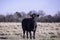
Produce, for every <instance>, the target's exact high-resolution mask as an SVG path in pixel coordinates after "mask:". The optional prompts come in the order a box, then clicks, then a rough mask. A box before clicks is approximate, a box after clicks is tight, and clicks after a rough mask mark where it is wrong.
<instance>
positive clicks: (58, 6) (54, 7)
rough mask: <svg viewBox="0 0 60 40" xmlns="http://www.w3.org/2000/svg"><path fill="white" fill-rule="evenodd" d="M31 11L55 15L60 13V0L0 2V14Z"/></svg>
mask: <svg viewBox="0 0 60 40" xmlns="http://www.w3.org/2000/svg"><path fill="white" fill-rule="evenodd" d="M31 10H36V11H38V10H43V11H44V12H45V13H46V14H51V15H54V14H55V13H56V12H57V11H60V0H0V14H4V15H6V14H8V13H14V12H16V11H18V12H21V11H24V12H26V13H28V12H29V11H31Z"/></svg>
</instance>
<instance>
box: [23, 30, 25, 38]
mask: <svg viewBox="0 0 60 40" xmlns="http://www.w3.org/2000/svg"><path fill="white" fill-rule="evenodd" d="M23 38H25V30H23Z"/></svg>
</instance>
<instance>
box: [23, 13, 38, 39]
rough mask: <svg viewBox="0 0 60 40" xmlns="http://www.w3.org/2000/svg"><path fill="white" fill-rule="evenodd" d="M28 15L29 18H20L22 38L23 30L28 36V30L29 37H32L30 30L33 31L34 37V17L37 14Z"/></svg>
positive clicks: (35, 26)
mask: <svg viewBox="0 0 60 40" xmlns="http://www.w3.org/2000/svg"><path fill="white" fill-rule="evenodd" d="M30 16H31V18H25V19H23V20H22V29H23V38H25V32H26V35H27V38H28V32H29V34H30V39H32V34H31V31H33V38H34V39H35V32H36V28H37V24H36V21H35V18H36V17H38V16H39V15H37V14H32V15H30Z"/></svg>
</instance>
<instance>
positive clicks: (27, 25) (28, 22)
mask: <svg viewBox="0 0 60 40" xmlns="http://www.w3.org/2000/svg"><path fill="white" fill-rule="evenodd" d="M34 23H35V21H34V20H33V19H32V18H25V19H23V21H22V28H23V29H24V30H27V31H33V29H34Z"/></svg>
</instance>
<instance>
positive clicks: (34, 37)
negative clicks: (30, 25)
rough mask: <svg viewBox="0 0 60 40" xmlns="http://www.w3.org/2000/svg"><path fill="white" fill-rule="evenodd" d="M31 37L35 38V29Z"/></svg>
mask: <svg viewBox="0 0 60 40" xmlns="http://www.w3.org/2000/svg"><path fill="white" fill-rule="evenodd" d="M33 38H34V39H35V30H34V31H33Z"/></svg>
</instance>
